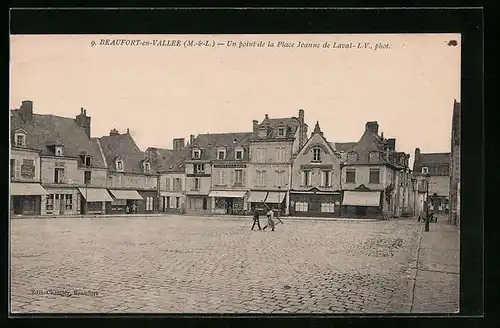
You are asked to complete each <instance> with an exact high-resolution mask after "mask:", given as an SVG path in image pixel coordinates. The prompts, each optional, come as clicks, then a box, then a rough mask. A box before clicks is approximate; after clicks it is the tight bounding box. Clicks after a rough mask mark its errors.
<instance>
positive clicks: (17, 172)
mask: <svg viewBox="0 0 500 328" xmlns="http://www.w3.org/2000/svg"><path fill="white" fill-rule="evenodd" d="M14 161H15V165H14V168H15V172H14V176H15V178H16V179H19V178H20V176H21V161H16V160H14Z"/></svg>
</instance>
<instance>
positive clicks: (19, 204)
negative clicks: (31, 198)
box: [12, 196, 23, 214]
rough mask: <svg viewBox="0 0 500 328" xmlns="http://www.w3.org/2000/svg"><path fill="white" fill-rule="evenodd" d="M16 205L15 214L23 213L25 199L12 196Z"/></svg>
mask: <svg viewBox="0 0 500 328" xmlns="http://www.w3.org/2000/svg"><path fill="white" fill-rule="evenodd" d="M12 197H13V198H14V199H13V203H14V204H13V205H14V214H22V213H23V198H22V196H12Z"/></svg>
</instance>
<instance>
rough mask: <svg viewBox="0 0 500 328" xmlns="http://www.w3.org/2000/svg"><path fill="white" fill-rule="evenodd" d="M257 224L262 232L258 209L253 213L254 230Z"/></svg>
mask: <svg viewBox="0 0 500 328" xmlns="http://www.w3.org/2000/svg"><path fill="white" fill-rule="evenodd" d="M255 224H257V226H258V227H259V230H262V228H261V227H260V221H259V209H258V208H257V207H256V208H255V211H254V212H253V225H252V230H253V228H254V227H255Z"/></svg>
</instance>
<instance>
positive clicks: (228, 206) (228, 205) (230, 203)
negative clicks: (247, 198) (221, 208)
mask: <svg viewBox="0 0 500 328" xmlns="http://www.w3.org/2000/svg"><path fill="white" fill-rule="evenodd" d="M226 214H233V199H232V198H226Z"/></svg>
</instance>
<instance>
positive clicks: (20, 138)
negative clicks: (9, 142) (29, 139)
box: [14, 132, 26, 147]
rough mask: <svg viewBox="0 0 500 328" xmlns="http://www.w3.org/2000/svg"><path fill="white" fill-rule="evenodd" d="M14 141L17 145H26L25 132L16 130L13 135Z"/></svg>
mask: <svg viewBox="0 0 500 328" xmlns="http://www.w3.org/2000/svg"><path fill="white" fill-rule="evenodd" d="M14 143H15V145H16V146H19V147H24V146H26V134H24V133H22V132H16V133H15V135H14Z"/></svg>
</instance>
